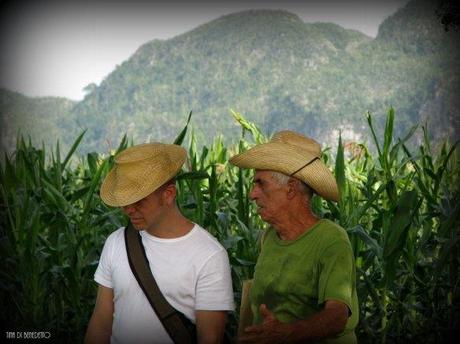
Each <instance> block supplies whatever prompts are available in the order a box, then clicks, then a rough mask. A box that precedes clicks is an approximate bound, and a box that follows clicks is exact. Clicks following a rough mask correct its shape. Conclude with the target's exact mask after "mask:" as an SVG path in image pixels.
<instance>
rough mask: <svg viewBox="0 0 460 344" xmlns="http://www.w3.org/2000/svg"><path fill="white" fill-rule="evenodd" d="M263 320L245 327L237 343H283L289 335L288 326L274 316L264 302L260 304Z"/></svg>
mask: <svg viewBox="0 0 460 344" xmlns="http://www.w3.org/2000/svg"><path fill="white" fill-rule="evenodd" d="M259 310H260V314H261V315H262V318H263V321H262V324H260V325H253V326H249V327H246V329H245V330H244V332H245V333H244V335H242V336H241V337H239V338H238V343H260V344H262V343H268V344H276V343H284V342H286V340H287V339H288V337H289V334H290V328H289V325H288V324H284V323H282V322H281V321H279V320H278V319H276V318H275V316H274V315H273V313H272V312H270V311H269V310H268V308H267V306H266V305H265V304H262V305H260V308H259Z"/></svg>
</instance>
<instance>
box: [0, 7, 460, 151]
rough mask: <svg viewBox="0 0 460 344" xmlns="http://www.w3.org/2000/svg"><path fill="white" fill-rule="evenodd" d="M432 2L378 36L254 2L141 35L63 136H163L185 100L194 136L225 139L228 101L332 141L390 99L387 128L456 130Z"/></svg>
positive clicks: (452, 68)
mask: <svg viewBox="0 0 460 344" xmlns="http://www.w3.org/2000/svg"><path fill="white" fill-rule="evenodd" d="M435 9H436V2H432V1H427V0H413V1H411V2H409V3H408V4H407V5H406V6H405V7H404V8H402V9H400V10H399V11H397V12H396V13H395V14H394V15H392V16H390V17H389V18H387V19H386V20H385V21H384V22H383V23H382V24H381V26H380V29H379V33H378V36H377V37H376V38H375V39H372V38H370V37H367V36H366V35H364V34H362V33H360V32H357V31H353V30H346V29H344V28H342V27H340V26H338V25H335V24H330V23H304V22H303V21H302V20H301V19H300V18H299V17H298V16H297V15H295V14H292V13H288V12H284V11H272V10H257V11H247V12H241V13H235V14H231V15H227V16H224V17H221V18H219V19H216V20H214V21H212V22H209V23H207V24H205V25H202V26H200V27H197V28H196V29H194V30H192V31H190V32H187V33H184V34H182V35H179V36H176V37H174V38H172V39H169V40H166V41H160V40H154V41H151V42H148V43H146V44H145V45H143V46H141V47H140V48H139V49H138V50H137V51H136V52H135V53H134V54H133V55H132V56H131V58H130V59H128V60H127V61H125V62H123V63H122V64H121V65H119V66H117V68H116V69H115V70H114V71H113V72H112V73H111V74H109V75H108V76H107V77H106V78H105V79H104V80H103V81H102V82H101V84H100V85H95V84H92V85H89V86H88V87H87V89H86V90H87V95H86V97H85V98H84V100H82V101H81V102H79V103H77V104H75V106H73V107H72V109H70V111H68V112H67V111H65V110H66V109H63V108H61V109H60V111H61V116H62V117H63V118H65V121H63V122H62V123H64V124H65V126H66V128H65V133H66V137H65V138H63V139H64V140H65V141H66V142H70V141H72V138H74V137H76V135H77V134H78V133H79V132H80V131H81V130H83V129H86V128H88V132H87V134H86V137H85V140H84V142H83V146H82V147H83V149H84V150H96V151H100V152H103V151H106V150H107V149H108V148H113V145H114V143H116V142H119V140H120V138H121V136H122V135H123V134H124V133H128V135H129V136H130V137H133V138H134V140H135V141H136V142H140V141H144V140H146V139H149V138H150V139H152V140H153V139H154V140H171V139H172V137H173V136H174V135H175V133H177V131H178V130H179V128H180V127H181V126H182V125H183V123H184V121H185V119H186V116H187V114H188V113H189V111H190V110H193V112H194V117H193V127H194V128H195V131H196V134H197V137H198V139H199V141H200V142H202V143H203V144H205V143H207V142H210V141H211V140H212V137H213V136H215V135H218V134H223V135H224V136H225V139H226V140H232V138H235V137H237V134H238V132H239V130H240V129H239V128H238V127H237V126H236V125H235V124H234V122H233V119H232V117H231V116H230V115H229V109H235V110H237V111H239V112H241V113H244V114H245V115H246V116H247V117H248V119H250V120H251V121H254V122H256V123H257V124H258V125H260V126H261V127H262V129H263V130H264V131H266V132H268V133H271V132H273V131H275V130H277V129H280V128H290V129H295V130H298V131H301V132H303V133H305V134H308V135H312V136H314V137H317V138H321V140H323V141H325V142H335V141H336V136H337V133H338V131H337V130H338V129H342V130H343V131H344V136H345V137H346V138H347V137H348V138H350V139H358V138H360V137H361V138H362V135H364V134H363V132H364V131H363V128H362V125H363V123H364V121H363V116H364V114H365V112H366V111H371V112H372V113H374V114H375V118H376V119H377V122H378V123H377V125H379V124H380V125H381V123H379V119H380V118H383V115H384V114H385V113H386V111H387V110H388V108H389V107H390V106H392V107H394V108H395V110H396V113H397V116H396V118H397V126H396V135H401V134H402V133H404V132H405V131H407V130H408V128H409V127H410V126H411V125H412V124H413V123H415V122H422V123H423V122H425V121H428V122H430V127H431V132H432V133H433V135H434V137H435V138H436V137H440V136H443V137H444V136H447V135H448V136H451V137H454V136H455V135H456V132H457V129H458V127H459V119H458V117H459V116H458V114H457V111H458V109H459V108H460V104H459V101H458V99H457V98H458V97H457V96H456V95H458V94H459V91H460V77H459V75H458V70H459V62H458V61H460V49H459V47H458V44H457V42H458V41H459V38H460V37H459V33H458V32H455V31H450V32H446V31H445V30H444V29H443V27H442V25H441V23H440V21H439V18H437V17H436V14H435ZM0 106H1V107H0V109H1V111H2V115H3V113H4V112H5V109H4V105H3V103H2V104H0ZM52 113H56V112H52ZM52 113H50V116H51V117H52V116H53V115H52ZM30 116H34V117H36V116H37V113H35V112H34V111H33V110H32V111H31V112H30ZM61 128H62V125H61V126H57V127H55V123H53V124H51V125H50V130H57V131H60V130H61ZM53 139H54V135H53Z"/></svg>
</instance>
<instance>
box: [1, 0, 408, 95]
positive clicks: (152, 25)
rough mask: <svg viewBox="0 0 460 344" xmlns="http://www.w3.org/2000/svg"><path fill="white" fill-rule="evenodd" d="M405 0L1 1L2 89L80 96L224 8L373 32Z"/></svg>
mask: <svg viewBox="0 0 460 344" xmlns="http://www.w3.org/2000/svg"><path fill="white" fill-rule="evenodd" d="M407 2H408V0H354V1H353V0H342V1H340V0H313V1H310V0H304V1H300V0H298V1H296V0H271V1H270V0H265V1H263V0H260V1H257V0H248V1H238V0H233V1H230V0H214V1H209V0H208V1H192V0H189V1H185V0H169V1H140V0H131V1H128V0H125V1H124V0H118V1H117V0H104V1H96V0H93V1H87V0H85V1H78V0H77V1H74V0H73V1H70V0H60V1H54V0H35V1H26V0H16V1H2V2H1V4H0V49H1V50H0V51H1V53H0V87H4V88H7V89H10V90H14V91H18V92H21V93H23V94H26V95H28V96H63V97H67V98H70V99H73V100H80V99H82V98H83V91H82V89H83V88H84V87H85V86H86V85H88V84H89V83H92V82H94V83H96V84H99V83H100V82H101V81H102V80H103V79H104V77H106V76H107V75H108V74H109V73H110V72H111V71H113V69H114V68H115V66H116V65H117V64H121V63H122V62H123V61H125V60H126V59H128V58H129V57H130V56H131V55H132V54H133V53H134V52H135V51H136V49H137V48H138V47H139V46H141V45H142V44H144V43H146V42H148V41H150V40H152V39H155V38H159V39H168V38H171V37H174V36H176V35H179V34H181V33H184V32H186V31H189V30H191V29H193V28H195V27H197V26H198V25H201V24H204V23H206V22H208V21H210V20H213V19H216V18H218V17H220V16H222V15H224V14H229V13H233V12H237V11H242V10H248V9H252V8H271V9H285V10H288V11H290V12H292V13H295V14H297V15H299V17H300V18H302V19H303V20H304V21H305V22H318V21H321V22H333V23H337V24H339V25H341V26H343V27H345V28H350V29H355V30H359V31H361V32H363V33H365V34H367V35H369V36H372V37H375V35H376V34H377V30H378V26H379V24H380V23H381V22H382V21H383V20H384V19H385V18H386V17H388V16H389V15H391V14H393V13H394V12H395V11H396V10H397V9H398V8H400V7H401V6H403V5H404V4H406V3H407Z"/></svg>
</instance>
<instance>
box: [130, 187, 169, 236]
mask: <svg viewBox="0 0 460 344" xmlns="http://www.w3.org/2000/svg"><path fill="white" fill-rule="evenodd" d="M163 192H164V190H163V187H160V188H159V189H158V190H156V191H154V192H152V193H151V194H150V195H148V196H147V197H145V198H143V199H141V200H139V201H137V202H136V203H133V204H130V205H127V206H124V207H123V212H124V213H125V214H126V215H128V216H129V219H130V220H131V223H132V224H133V226H134V228H136V229H137V230H143V229H144V230H148V229H149V228H151V227H152V226H154V225H155V224H158V223H159V222H160V221H161V220H162V215H163V214H164V210H165V202H164V199H163V196H164V195H163Z"/></svg>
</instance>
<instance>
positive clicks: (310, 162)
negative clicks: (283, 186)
mask: <svg viewBox="0 0 460 344" xmlns="http://www.w3.org/2000/svg"><path fill="white" fill-rule="evenodd" d="M318 159H319V158H318V157H315V158H313V159H312V160H310V161H309V162H307V163H306V164H305V165H303V166H302V167H301V168H299V169H298V170H296V171H294V172H292V173H291V174H290V175H289V177H293V176H294V174H296V173H297V172H299V171H301V170H303V169H304V168H305V167H307V166H308V165H310V164H312V163H313V162H314V161H316V160H318Z"/></svg>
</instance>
